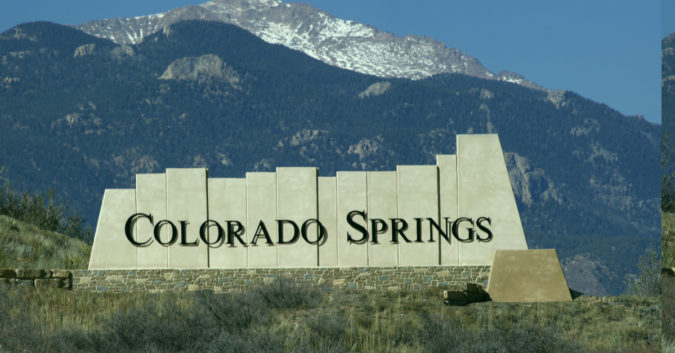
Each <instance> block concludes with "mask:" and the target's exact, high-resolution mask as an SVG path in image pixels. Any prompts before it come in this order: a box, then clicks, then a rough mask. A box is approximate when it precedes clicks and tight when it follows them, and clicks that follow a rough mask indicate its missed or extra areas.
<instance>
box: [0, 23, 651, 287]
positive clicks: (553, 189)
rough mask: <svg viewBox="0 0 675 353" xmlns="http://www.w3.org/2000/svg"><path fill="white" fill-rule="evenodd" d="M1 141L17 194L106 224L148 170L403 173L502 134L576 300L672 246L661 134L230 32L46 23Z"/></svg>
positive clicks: (222, 27)
mask: <svg viewBox="0 0 675 353" xmlns="http://www.w3.org/2000/svg"><path fill="white" fill-rule="evenodd" d="M0 131H2V132H1V134H2V135H1V136H2V138H1V139H0V165H4V166H5V175H6V176H7V178H8V179H9V180H12V182H13V186H14V188H15V189H20V190H35V189H36V188H38V189H40V190H46V189H48V188H54V189H55V190H57V192H58V193H59V196H60V197H62V198H67V199H70V200H71V201H72V209H74V210H76V211H80V212H82V213H83V214H84V215H85V216H86V219H87V220H89V221H90V222H91V224H95V220H96V217H97V216H98V210H99V207H100V202H101V197H102V193H103V191H104V189H105V188H129V187H133V186H134V176H135V174H136V173H147V172H162V171H164V169H165V168H172V167H193V166H194V167H208V168H209V175H211V176H214V177H243V176H244V173H245V172H246V171H256V170H258V171H265V170H274V168H275V167H277V166H316V167H318V168H319V172H320V174H321V175H335V174H334V173H335V171H337V170H393V169H394V168H395V166H396V165H404V164H434V163H435V161H434V156H435V155H436V154H441V153H455V135H456V134H465V133H498V134H499V136H500V140H501V143H502V147H503V149H504V151H505V157H506V161H507V164H508V168H509V173H510V176H511V181H512V184H513V188H514V193H515V195H516V199H517V203H518V207H519V210H520V213H521V218H522V221H523V226H524V229H525V234H526V237H527V240H528V245H529V246H530V247H531V248H547V247H554V248H556V249H558V252H559V256H560V257H561V260H562V262H563V266H564V267H565V268H566V271H567V273H568V280H569V283H570V286H571V287H572V288H574V289H576V290H580V291H582V292H585V293H587V294H598V295H604V294H617V293H620V292H621V291H622V290H623V280H624V278H625V276H626V275H627V274H628V273H629V272H635V270H636V263H637V259H638V257H639V255H641V254H643V253H644V251H645V249H647V248H654V247H658V244H659V234H660V218H659V217H660V212H659V202H660V184H659V182H658V180H659V176H660V165H659V156H660V126H659V125H655V124H651V123H649V122H647V121H645V120H643V119H640V118H638V117H631V116H623V115H621V114H620V113H619V112H617V111H616V110H614V109H612V108H610V107H608V106H606V105H603V104H599V103H596V102H593V101H591V100H588V99H585V98H583V97H581V96H579V95H577V94H575V93H573V92H568V91H565V92H546V91H542V90H537V89H530V88H527V87H523V86H521V85H516V84H512V83H508V82H500V81H497V80H488V79H479V78H476V77H471V76H468V75H463V74H442V75H435V76H433V77H429V78H426V79H420V80H409V79H399V78H390V79H386V80H385V79H382V78H380V77H375V76H370V75H363V74H359V73H356V72H353V71H349V70H343V69H339V68H336V67H334V66H330V65H327V64H325V63H322V62H320V61H317V60H315V59H313V58H311V57H309V56H307V55H305V54H303V53H301V52H298V51H294V50H290V49H288V48H286V47H284V46H281V45H271V44H269V43H266V42H264V41H263V40H261V39H260V38H258V37H257V36H254V35H252V34H251V33H249V32H247V31H245V30H242V29H241V28H239V27H237V26H234V25H229V24H225V23H222V22H204V21H185V22H179V23H175V24H173V25H171V26H168V27H166V28H164V29H163V30H162V31H160V32H157V33H155V34H152V35H150V36H148V37H146V38H145V39H144V40H143V41H142V42H140V43H138V44H135V45H128V44H124V45H118V44H116V43H114V42H112V41H109V40H106V39H101V38H98V37H94V36H90V35H87V34H85V33H83V32H81V31H79V30H76V29H74V28H71V27H66V26H60V25H56V24H52V23H45V22H38V23H28V24H24V25H20V26H17V27H15V28H13V29H10V30H9V31H7V32H4V33H2V34H0ZM589 264H590V265H591V266H592V268H588V266H589ZM589 276H592V278H588V277H589Z"/></svg>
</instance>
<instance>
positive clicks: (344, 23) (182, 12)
mask: <svg viewBox="0 0 675 353" xmlns="http://www.w3.org/2000/svg"><path fill="white" fill-rule="evenodd" d="M185 20H208V21H221V22H225V23H230V24H234V25H237V26H239V27H241V28H243V29H245V30H247V31H249V32H251V33H253V34H255V35H256V36H258V37H260V38H261V39H263V40H264V41H266V42H268V43H272V44H281V45H284V46H286V47H288V48H291V49H294V50H298V51H301V52H303V53H305V54H307V55H309V56H311V57H312V58H315V59H317V60H320V61H323V62H324V63H326V64H329V65H332V66H336V67H339V68H343V69H348V70H353V71H356V72H360V73H364V74H368V75H374V76H378V77H383V78H390V77H397V78H411V79H421V78H425V77H429V76H432V75H436V74H442V73H462V74H465V75H469V76H474V77H479V78H485V79H495V80H500V81H506V82H512V83H517V84H521V85H524V86H527V87H531V88H540V87H539V86H537V85H536V84H534V83H533V82H531V81H528V80H526V79H525V78H524V77H522V76H521V75H519V74H516V73H512V72H507V71H504V72H501V73H499V74H496V75H495V74H493V73H492V72H490V71H489V70H488V69H486V68H485V67H484V66H483V65H482V64H481V63H480V62H479V61H478V60H477V59H475V58H472V57H470V56H468V55H466V54H464V53H462V52H461V51H459V50H458V49H455V48H447V47H446V46H445V45H444V44H443V43H440V42H438V41H435V40H434V39H432V38H428V37H420V36H414V35H410V36H406V37H404V38H401V37H397V36H395V35H393V34H391V33H387V32H382V31H378V30H377V29H375V28H373V27H371V26H367V25H364V24H360V23H357V22H354V21H349V20H342V19H339V18H336V17H333V16H331V15H330V14H328V13H326V12H323V11H321V10H319V9H317V8H315V7H313V6H311V5H307V4H303V3H283V2H281V1H278V0H211V1H208V2H205V3H203V4H201V5H192V6H186V7H181V8H178V9H174V10H170V11H167V12H164V13H160V14H155V15H148V16H138V17H128V18H112V19H105V20H95V21H90V22H87V23H84V24H81V25H79V26H77V27H76V28H78V29H80V30H82V31H84V32H85V33H89V34H91V35H94V36H97V37H100V38H106V39H110V40H112V41H113V42H115V43H117V44H138V43H140V42H141V41H142V40H143V39H144V38H145V37H147V36H149V35H151V34H153V33H156V32H158V31H161V30H162V29H163V28H165V27H167V26H169V25H171V24H173V23H176V22H180V21H185Z"/></svg>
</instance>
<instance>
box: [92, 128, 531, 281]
mask: <svg viewBox="0 0 675 353" xmlns="http://www.w3.org/2000/svg"><path fill="white" fill-rule="evenodd" d="M456 146H457V154H456V155H438V156H436V165H416V166H413V165H406V166H398V167H397V168H396V171H377V172H368V171H350V172H337V174H336V176H334V177H320V176H318V170H317V169H316V168H308V167H278V168H277V169H276V172H250V173H246V177H245V178H209V177H208V173H207V170H206V169H204V168H184V169H167V170H166V173H161V174H138V175H136V188H135V189H107V190H106V191H105V194H104V196H103V204H102V206H101V213H100V215H99V219H98V225H97V228H96V235H95V237H94V244H93V247H92V254H91V260H90V263H89V268H90V269H162V268H169V269H198V268H219V269H229V268H292V267H369V266H370V267H396V266H435V265H439V266H452V265H489V264H490V262H491V260H492V255H493V253H494V251H495V250H525V249H527V243H526V241H525V236H524V233H523V228H522V225H521V223H520V216H519V214H518V209H517V207H516V202H515V198H514V196H513V191H512V189H511V183H510V181H509V175H508V172H507V169H506V164H505V162H504V155H503V152H502V149H501V145H500V143H499V138H498V136H497V135H458V136H457V145H456Z"/></svg>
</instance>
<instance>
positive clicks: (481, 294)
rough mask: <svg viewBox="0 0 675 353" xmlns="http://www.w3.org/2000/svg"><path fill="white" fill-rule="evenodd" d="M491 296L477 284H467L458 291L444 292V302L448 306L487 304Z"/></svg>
mask: <svg viewBox="0 0 675 353" xmlns="http://www.w3.org/2000/svg"><path fill="white" fill-rule="evenodd" d="M489 300H490V295H489V294H488V293H487V292H486V291H485V290H484V289H483V287H481V286H479V285H478V284H475V283H466V284H464V285H463V286H462V287H459V288H457V289H448V290H444V291H443V302H444V303H445V304H447V305H458V306H461V305H467V304H470V303H479V302H486V301H489Z"/></svg>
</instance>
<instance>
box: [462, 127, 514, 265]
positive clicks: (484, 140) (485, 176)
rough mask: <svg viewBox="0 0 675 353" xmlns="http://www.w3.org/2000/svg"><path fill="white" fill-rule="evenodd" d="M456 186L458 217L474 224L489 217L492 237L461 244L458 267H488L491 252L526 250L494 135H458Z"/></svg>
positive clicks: (485, 235)
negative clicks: (468, 219)
mask: <svg viewBox="0 0 675 353" xmlns="http://www.w3.org/2000/svg"><path fill="white" fill-rule="evenodd" d="M457 186H458V195H457V198H458V212H459V216H460V217H469V218H472V219H473V220H474V221H477V218H478V217H489V218H490V221H491V222H490V225H489V228H490V230H491V231H492V233H493V238H492V240H491V241H489V242H479V241H475V240H474V241H473V242H468V243H460V244H459V263H460V264H461V265H487V264H489V263H490V261H491V259H492V252H493V251H494V250H498V249H499V250H507V249H527V242H526V241H525V234H524V233H523V226H522V225H521V223H520V214H519V213H518V208H517V206H516V200H515V198H514V196H513V190H512V188H511V181H510V180H509V174H508V171H507V170H506V163H505V162H504V154H503V152H502V148H501V144H500V142H499V137H498V136H497V135H495V134H485V135H457ZM465 225H468V224H466V223H465ZM485 225H486V226H487V224H485ZM476 230H478V229H476ZM466 232H468V231H467V230H465V233H466ZM479 233H480V234H478V236H481V237H483V238H486V237H487V234H486V233H484V232H479ZM466 234H468V233H466ZM465 236H466V235H461V237H465Z"/></svg>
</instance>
